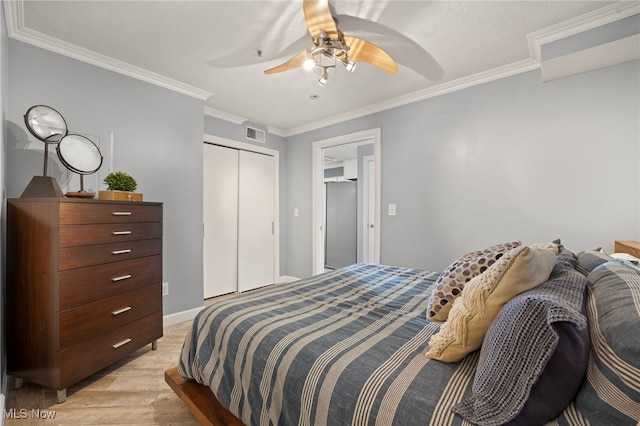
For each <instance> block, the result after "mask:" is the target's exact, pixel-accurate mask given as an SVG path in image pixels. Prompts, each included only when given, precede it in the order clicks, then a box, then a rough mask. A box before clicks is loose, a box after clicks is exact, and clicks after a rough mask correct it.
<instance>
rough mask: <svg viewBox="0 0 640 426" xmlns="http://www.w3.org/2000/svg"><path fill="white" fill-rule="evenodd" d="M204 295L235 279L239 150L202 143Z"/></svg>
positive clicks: (229, 286)
mask: <svg viewBox="0 0 640 426" xmlns="http://www.w3.org/2000/svg"><path fill="white" fill-rule="evenodd" d="M203 157H204V182H203V189H204V197H203V207H204V211H203V216H204V259H203V260H204V298H205V299H208V298H210V297H214V296H219V295H221V294H226V293H233V292H235V291H236V290H237V282H238V255H237V253H238V231H237V229H238V157H239V156H238V150H235V149H229V148H224V147H221V146H217V145H210V144H204V154H203Z"/></svg>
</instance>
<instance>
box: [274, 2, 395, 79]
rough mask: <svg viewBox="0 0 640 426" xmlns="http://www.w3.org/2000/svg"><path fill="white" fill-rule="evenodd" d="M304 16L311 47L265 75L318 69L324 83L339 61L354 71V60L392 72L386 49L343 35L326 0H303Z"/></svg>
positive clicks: (392, 61)
mask: <svg viewBox="0 0 640 426" xmlns="http://www.w3.org/2000/svg"><path fill="white" fill-rule="evenodd" d="M303 11H304V19H305V22H306V24H307V28H308V29H309V34H310V35H311V39H312V40H313V46H312V47H310V48H308V49H305V50H303V51H302V52H300V53H298V54H297V55H296V56H294V57H293V58H291V59H289V60H288V61H287V62H285V63H283V64H281V65H278V66H276V67H273V68H270V69H268V70H266V71H265V72H264V73H265V74H275V73H279V72H283V71H288V70H291V69H294V68H298V67H303V68H304V69H307V70H312V69H316V68H317V69H320V70H321V72H322V75H321V77H320V79H319V80H318V83H319V84H320V85H321V86H324V85H325V84H326V83H327V80H328V79H329V74H328V72H327V71H328V70H329V69H331V68H335V66H336V64H337V63H338V62H339V63H341V64H342V65H343V66H344V67H345V69H346V70H347V71H350V72H353V71H354V70H355V68H356V62H366V63H369V64H371V65H375V66H377V67H379V68H381V69H383V70H384V71H386V72H388V73H390V74H393V73H395V72H396V71H398V65H397V64H396V62H395V61H394V60H393V59H392V58H391V56H389V54H388V53H387V52H385V51H384V50H382V49H381V48H379V47H378V46H376V45H375V44H373V43H369V42H368V41H366V40H362V39H359V38H356V37H350V36H345V35H344V34H343V33H342V31H340V29H339V28H338V25H337V22H336V20H335V19H334V17H333V15H332V14H331V10H330V8H329V1H328V0H304V2H303Z"/></svg>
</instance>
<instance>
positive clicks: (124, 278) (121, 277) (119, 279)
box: [111, 274, 131, 283]
mask: <svg viewBox="0 0 640 426" xmlns="http://www.w3.org/2000/svg"><path fill="white" fill-rule="evenodd" d="M129 278H131V274H128V275H122V276H120V277H115V278H111V281H113V282H114V283H117V282H118V281H122V280H128V279H129Z"/></svg>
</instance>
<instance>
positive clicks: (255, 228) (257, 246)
mask: <svg viewBox="0 0 640 426" xmlns="http://www.w3.org/2000/svg"><path fill="white" fill-rule="evenodd" d="M239 164H240V169H239V182H238V186H239V191H238V193H239V200H238V291H241V292H242V291H247V290H251V289H254V288H257V287H261V286H263V285H267V284H272V283H273V282H274V267H273V263H274V231H275V230H274V211H275V159H274V158H273V157H272V156H269V155H264V154H257V153H254V152H248V151H240V163H239Z"/></svg>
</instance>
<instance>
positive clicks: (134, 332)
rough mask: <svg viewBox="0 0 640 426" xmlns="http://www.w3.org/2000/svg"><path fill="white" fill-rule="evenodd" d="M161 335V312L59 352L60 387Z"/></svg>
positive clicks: (80, 378) (85, 375)
mask: <svg viewBox="0 0 640 426" xmlns="http://www.w3.org/2000/svg"><path fill="white" fill-rule="evenodd" d="M160 337H162V311H156V312H154V313H152V314H150V315H147V316H146V317H143V318H140V319H139V320H137V321H134V322H131V323H129V324H127V325H125V326H122V327H120V328H117V329H115V330H112V331H109V332H107V333H105V334H102V335H99V336H96V337H94V338H92V339H90V340H86V341H84V342H83V343H81V344H79V345H75V346H72V347H70V348H68V349H66V350H63V351H61V352H60V389H64V388H67V387H69V386H71V385H73V384H74V383H77V382H79V381H80V380H82V379H84V378H85V377H87V376H90V375H91V374H93V373H95V372H96V371H98V370H100V369H102V368H104V367H106V366H107V365H109V364H111V363H113V362H114V361H117V360H118V359H120V358H122V357H124V356H126V355H128V354H130V353H132V352H134V351H136V350H137V349H140V348H141V347H143V346H144V345H146V344H148V343H149V342H151V341H153V340H156V339H159V338H160Z"/></svg>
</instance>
